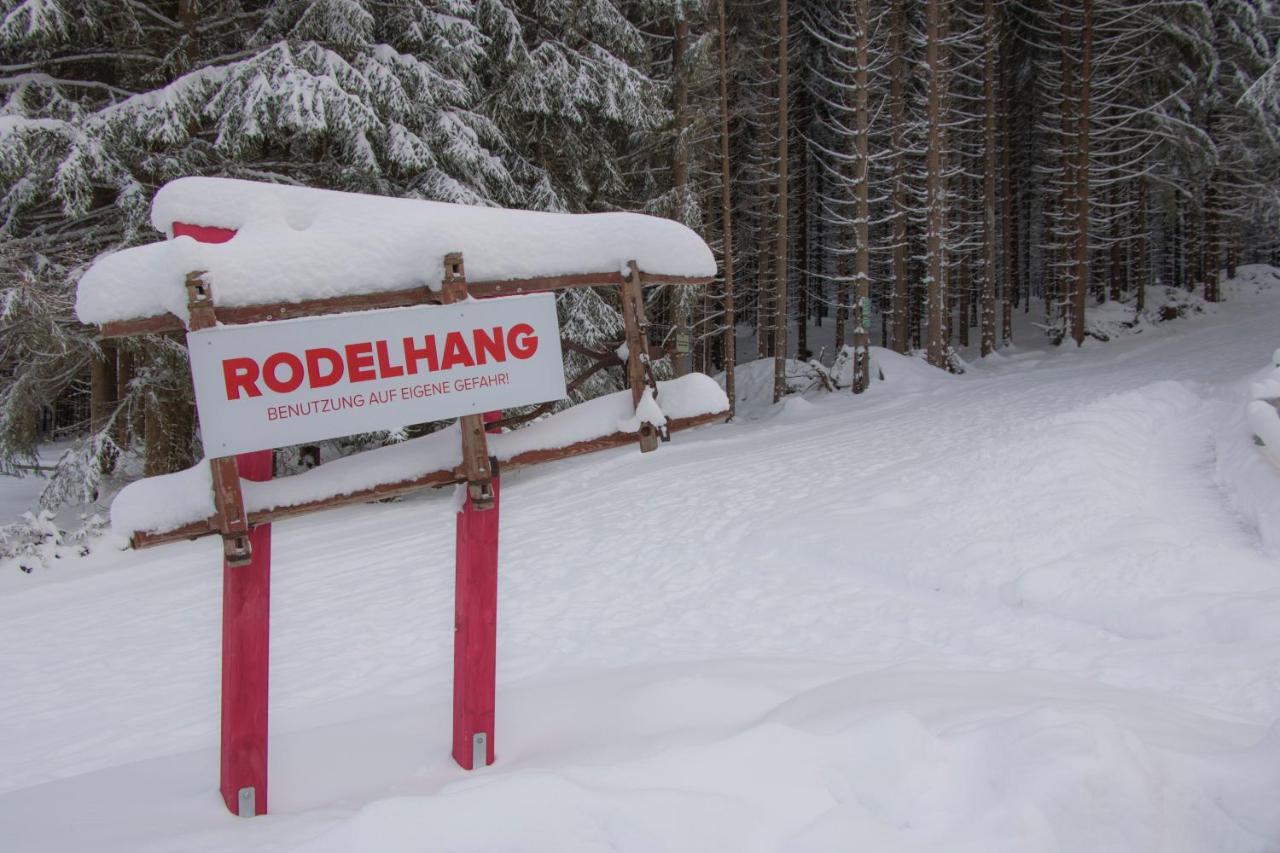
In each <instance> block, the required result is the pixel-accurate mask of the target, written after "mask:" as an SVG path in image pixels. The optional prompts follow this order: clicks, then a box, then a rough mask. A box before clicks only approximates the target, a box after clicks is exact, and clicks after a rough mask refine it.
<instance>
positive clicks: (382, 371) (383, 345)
mask: <svg viewBox="0 0 1280 853" xmlns="http://www.w3.org/2000/svg"><path fill="white" fill-rule="evenodd" d="M378 375H379V376H381V377H382V378H383V379H392V378H394V377H396V376H404V368H403V367H401V366H400V365H398V364H392V363H391V354H390V353H388V352H387V342H386V341H378Z"/></svg>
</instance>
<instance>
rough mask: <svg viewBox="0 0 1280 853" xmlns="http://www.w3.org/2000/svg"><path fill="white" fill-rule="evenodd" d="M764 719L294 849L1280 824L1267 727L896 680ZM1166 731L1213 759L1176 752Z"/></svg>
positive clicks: (705, 843)
mask: <svg viewBox="0 0 1280 853" xmlns="http://www.w3.org/2000/svg"><path fill="white" fill-rule="evenodd" d="M1009 681H1014V682H1015V683H1016V684H1017V686H1016V687H1014V688H1012V689H1011V687H1010V684H1009ZM715 686H719V687H721V689H726V688H727V689H734V688H738V690H739V691H740V688H739V687H738V685H736V684H733V683H728V684H717V685H715ZM663 687H665V688H667V689H681V690H683V691H685V692H686V693H687V692H688V690H689V689H690V686H689V685H687V684H685V685H680V684H677V683H668V684H665V685H653V688H655V689H661V688H663ZM881 691H887V693H886V692H881ZM961 691H964V692H965V693H967V694H968V695H964V693H962V692H961ZM980 691H982V692H980ZM628 696H629V697H630V698H631V699H632V700H633V701H636V700H639V699H642V697H643V693H637V691H635V690H634V689H633V690H632V691H630V692H629V693H628ZM868 697H875V698H868ZM702 698H704V700H707V701H710V702H711V703H712V704H713V705H722V704H724V703H725V702H726V701H727V699H728V697H727V696H709V697H702ZM752 699H754V701H751V700H752ZM748 701H749V702H751V704H752V705H753V706H759V705H763V703H762V702H761V701H760V699H759V698H758V697H755V696H752V697H750V698H749V699H748ZM891 703H892V706H891ZM1051 703H1053V704H1054V705H1057V707H1051V706H1050V704H1051ZM878 704H883V705H885V706H890V707H877V705H878ZM894 706H896V707H894ZM760 710H761V712H762V715H763V717H764V718H763V719H762V720H761V721H759V722H754V723H749V724H747V725H744V726H742V727H740V728H737V729H733V728H728V729H722V730H720V731H717V732H714V733H712V734H711V736H707V735H705V734H704V735H703V736H702V737H701V738H700V739H699V740H698V741H696V742H689V741H690V739H689V738H688V737H684V738H676V737H672V736H671V735H670V734H666V736H665V738H662V739H658V740H657V741H656V742H653V743H652V744H651V745H650V746H649V748H648V749H647V750H645V751H644V754H641V755H634V756H630V757H628V758H626V759H624V760H617V759H615V760H614V761H612V762H611V763H609V764H607V765H603V766H601V765H600V764H598V763H596V762H583V763H567V764H561V765H560V766H554V767H526V768H523V769H516V770H506V771H504V770H501V769H499V768H494V770H495V771H497V772H494V771H487V775H483V776H479V777H476V778H475V779H472V780H468V781H466V782H461V783H454V784H451V785H447V786H445V787H444V788H443V790H441V791H440V792H439V793H437V794H436V795H434V796H412V795H410V796H398V797H393V798H387V799H381V800H377V801H374V802H372V803H370V804H368V805H366V806H365V807H363V808H362V809H360V810H359V811H358V812H357V813H355V814H354V815H351V816H350V817H347V818H345V819H342V820H340V821H338V822H337V823H336V825H334V826H332V827H330V828H328V829H327V830H326V831H324V832H322V833H321V834H319V835H318V836H316V837H314V838H311V839H309V840H307V841H305V842H304V843H302V844H301V845H300V846H299V847H298V848H297V849H298V850H299V851H303V852H304V853H345V851H351V850H378V851H381V853H398V851H404V853H409V851H417V850H420V849H422V838H423V835H422V833H423V832H424V830H427V831H429V832H430V833H431V835H432V836H433V837H435V838H438V839H441V840H442V842H443V843H444V844H445V846H446V847H447V849H449V850H452V851H458V853H469V851H474V852H475V853H482V851H493V850H525V851H548V852H549V851H583V853H588V851H590V852H591V853H594V851H601V853H603V851H622V853H650V851H657V850H661V851H670V853H705V851H711V850H759V851H766V850H768V851H783V852H784V853H785V851H794V853H801V851H805V852H806V853H807V852H808V851H828V850H830V851H835V850H875V851H885V852H886V853H888V851H921V850H945V851H952V852H953V853H956V852H957V851H972V853H1000V851H1007V853H1026V851H1050V850H1073V851H1086V850H1090V851H1092V850H1117V851H1119V850H1124V851H1139V850H1160V849H1167V847H1166V842H1167V841H1168V840H1169V839H1170V838H1176V839H1179V841H1180V842H1181V843H1182V844H1183V845H1185V846H1184V847H1179V848H1178V849H1186V850H1206V849H1242V850H1243V849H1260V848H1256V847H1255V846H1253V845H1256V844H1257V842H1258V841H1259V840H1260V839H1264V838H1268V837H1274V836H1275V834H1276V833H1277V832H1278V831H1280V817H1278V816H1277V813H1276V810H1275V809H1274V808H1272V807H1271V804H1270V803H1269V802H1268V800H1267V797H1266V796H1265V794H1264V793H1263V792H1266V791H1269V790H1273V788H1274V786H1275V785H1276V784H1277V783H1280V769H1277V764H1276V761H1277V760H1278V759H1280V737H1277V736H1276V734H1275V732H1274V731H1273V732H1272V733H1271V734H1270V735H1269V736H1264V737H1263V738H1262V739H1261V740H1260V741H1256V742H1254V743H1253V744H1251V745H1243V746H1235V745H1234V744H1231V743H1230V738H1239V737H1240V734H1241V733H1240V732H1238V731H1237V730H1235V729H1234V728H1232V727H1229V726H1227V725H1225V724H1223V723H1221V722H1219V721H1215V720H1211V719H1209V718H1205V717H1200V716H1196V715H1192V714H1187V713H1185V712H1173V713H1171V712H1169V711H1167V710H1165V709H1162V708H1160V707H1159V705H1158V703H1157V702H1155V701H1153V700H1152V699H1151V698H1149V697H1146V696H1143V695H1141V694H1128V695H1126V694H1123V693H1120V692H1119V691H1113V690H1107V689H1105V688H1099V687H1097V686H1095V685H1092V684H1088V683H1085V682H1077V683H1072V682H1070V681H1067V680H1065V679H1064V680H1054V679H1049V678H1045V677H1043V676H1036V675H1025V676H1020V677H1018V678H1016V679H1009V680H1005V681H1002V680H1000V679H999V678H998V677H993V676H986V675H980V674H975V673H932V672H920V673H909V672H892V671H889V672H876V673H870V674H868V675H866V676H853V677H848V678H838V679H835V680H833V681H831V682H828V683H826V684H822V685H819V686H817V687H815V688H813V689H811V690H808V691H805V692H803V693H801V694H800V695H798V696H796V697H794V698H792V699H790V700H789V701H783V702H781V703H779V704H775V705H774V706H773V707H772V708H770V707H762V708H761V709H760ZM686 713H687V711H686ZM1168 731H1174V732H1177V733H1178V735H1179V736H1180V737H1181V738H1183V740H1184V742H1187V741H1195V742H1198V743H1201V744H1203V746H1204V748H1205V751H1204V752H1202V753H1199V754H1187V753H1185V752H1182V751H1179V750H1178V749H1177V748H1170V746H1169V740H1170V738H1169V737H1168V735H1167V734H1166V732H1168ZM1224 736H1225V737H1224ZM1224 740H1226V742H1225V743H1224ZM445 839H447V841H444V840H445ZM1220 845H1221V846H1220Z"/></svg>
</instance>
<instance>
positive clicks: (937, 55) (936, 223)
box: [925, 0, 947, 368]
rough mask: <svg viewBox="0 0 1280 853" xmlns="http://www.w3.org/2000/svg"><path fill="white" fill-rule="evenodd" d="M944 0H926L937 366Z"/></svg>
mask: <svg viewBox="0 0 1280 853" xmlns="http://www.w3.org/2000/svg"><path fill="white" fill-rule="evenodd" d="M944 2H945V0H926V16H927V21H926V25H925V59H926V63H927V66H928V69H929V82H928V108H927V109H928V113H927V120H928V147H927V151H926V153H925V168H926V172H927V178H926V183H925V195H926V199H927V210H928V226H927V227H928V232H927V233H926V235H925V242H926V247H925V254H926V257H927V259H928V260H927V265H928V269H927V271H926V275H925V280H926V284H927V287H928V321H929V345H928V360H929V363H930V364H932V365H933V366H934V367H942V368H945V367H946V366H947V338H946V327H945V322H946V313H947V288H946V278H945V276H946V266H947V264H946V257H945V244H944V236H945V233H944V232H945V228H946V204H947V198H946V192H947V190H946V183H945V182H946V178H945V176H944V174H943V170H942V169H943V161H942V156H943V151H942V148H943V144H944V141H943V121H944V116H943V114H942V95H943V91H942V85H943V79H942V78H943V74H944V63H945V61H946V60H945V58H944V56H943V45H942V31H943V14H944V9H943V8H942V7H943V3H944Z"/></svg>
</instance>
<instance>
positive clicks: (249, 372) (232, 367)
mask: <svg viewBox="0 0 1280 853" xmlns="http://www.w3.org/2000/svg"><path fill="white" fill-rule="evenodd" d="M222 378H223V380H224V381H225V382H226V385H227V399H228V400H239V399H240V392H241V391H243V392H245V393H246V394H248V395H249V396H250V397H261V396H262V392H261V391H260V390H258V362H256V361H254V360H253V359H251V358H224V359H223V360H222Z"/></svg>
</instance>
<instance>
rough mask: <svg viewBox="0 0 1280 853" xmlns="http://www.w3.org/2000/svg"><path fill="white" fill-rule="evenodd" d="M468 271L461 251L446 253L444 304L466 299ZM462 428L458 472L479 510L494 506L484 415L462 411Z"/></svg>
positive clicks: (442, 294)
mask: <svg viewBox="0 0 1280 853" xmlns="http://www.w3.org/2000/svg"><path fill="white" fill-rule="evenodd" d="M468 290H469V288H468V287H467V273H466V268H465V267H464V266H463V261H462V253H461V252H450V253H449V254H447V255H445V256H444V281H443V283H442V284H441V286H440V299H441V302H443V304H445V305H452V304H453V303H455V302H462V301H464V300H466V298H467V295H468ZM458 427H459V429H460V431H461V432H462V465H460V466H459V467H458V472H459V474H461V476H462V478H463V479H464V480H465V481H466V483H467V494H468V496H469V497H470V498H471V504H472V505H473V506H474V507H475V508H476V509H478V510H489V509H493V466H492V465H491V464H490V462H489V445H488V442H486V441H485V437H484V435H485V433H484V415H463V416H462V417H460V418H458Z"/></svg>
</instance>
